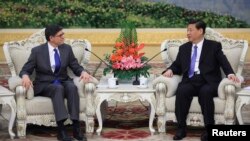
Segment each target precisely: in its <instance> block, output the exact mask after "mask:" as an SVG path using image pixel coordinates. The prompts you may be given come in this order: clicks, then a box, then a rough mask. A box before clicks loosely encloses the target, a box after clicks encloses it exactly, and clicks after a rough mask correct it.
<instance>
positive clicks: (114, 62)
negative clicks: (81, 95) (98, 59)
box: [103, 23, 151, 85]
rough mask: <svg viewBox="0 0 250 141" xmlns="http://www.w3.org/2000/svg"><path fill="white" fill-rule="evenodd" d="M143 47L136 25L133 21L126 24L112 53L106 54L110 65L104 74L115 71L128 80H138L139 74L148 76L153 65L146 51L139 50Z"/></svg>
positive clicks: (118, 76)
mask: <svg viewBox="0 0 250 141" xmlns="http://www.w3.org/2000/svg"><path fill="white" fill-rule="evenodd" d="M143 48H144V44H143V43H142V44H138V42H137V32H136V29H135V26H134V25H133V24H132V23H126V24H124V27H123V28H122V29H121V33H120V36H119V38H118V39H117V40H116V43H115V46H114V50H113V51H112V54H107V55H106V56H105V60H106V61H107V62H109V64H110V65H109V66H108V67H106V68H105V69H104V72H103V73H104V75H106V74H107V73H110V72H113V73H114V75H115V77H117V78H118V79H127V80H131V79H132V78H136V79H137V80H138V77H139V76H144V77H148V76H149V72H148V70H149V69H150V68H151V66H150V65H148V64H147V63H146V61H147V60H148V58H147V57H145V56H144V54H145V53H144V52H139V51H141V50H142V49H143ZM135 85H136V84H135Z"/></svg>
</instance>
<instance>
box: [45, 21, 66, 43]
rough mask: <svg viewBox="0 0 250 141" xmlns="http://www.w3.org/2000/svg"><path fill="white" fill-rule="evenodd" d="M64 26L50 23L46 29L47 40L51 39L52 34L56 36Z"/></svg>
mask: <svg viewBox="0 0 250 141" xmlns="http://www.w3.org/2000/svg"><path fill="white" fill-rule="evenodd" d="M62 29H63V28H62V27H61V26H60V25H48V26H46V29H45V38H46V40H47V41H50V39H49V37H50V36H55V35H56V34H57V33H58V32H59V31H61V30H62Z"/></svg>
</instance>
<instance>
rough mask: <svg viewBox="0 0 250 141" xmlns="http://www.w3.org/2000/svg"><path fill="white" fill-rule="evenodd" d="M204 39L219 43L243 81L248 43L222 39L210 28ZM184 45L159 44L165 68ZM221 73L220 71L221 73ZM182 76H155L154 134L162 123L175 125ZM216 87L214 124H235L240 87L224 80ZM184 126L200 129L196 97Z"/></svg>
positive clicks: (162, 127) (161, 126) (175, 42)
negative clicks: (165, 50) (155, 120)
mask: <svg viewBox="0 0 250 141" xmlns="http://www.w3.org/2000/svg"><path fill="white" fill-rule="evenodd" d="M205 37H206V38H207V39H211V40H216V41H219V42H221V43H222V48H223V52H224V54H225V55H226V56H227V58H228V60H229V62H230V64H231V65H232V68H233V70H234V72H235V73H236V74H237V76H239V77H240V78H241V80H243V77H242V76H241V74H242V70H243V65H244V60H245V57H246V52H247V48H248V42H247V41H244V40H233V39H228V38H225V37H223V36H222V35H221V34H220V33H218V32H216V31H215V30H213V29H211V28H207V29H206V34H205ZM185 42H187V39H176V40H165V41H164V42H163V43H162V44H161V50H163V49H164V48H167V49H168V50H167V52H163V53H162V54H161V55H162V59H163V61H164V63H165V64H166V66H167V67H168V66H169V65H171V64H172V62H173V61H174V60H175V58H176V56H177V53H178V50H179V46H180V45H181V44H183V43H185ZM221 72H222V73H223V71H221ZM181 77H182V76H178V75H174V76H173V77H172V78H166V77H163V76H159V77H158V78H156V79H155V80H154V87H155V89H156V99H157V104H156V114H157V115H158V121H157V126H158V131H159V132H165V124H166V121H173V122H176V117H175V113H174V112H175V106H174V105H175V92H176V89H177V86H178V83H179V82H180V81H181ZM223 77H224V78H223V80H222V81H221V82H220V84H219V88H218V97H215V98H214V102H215V115H214V117H215V123H216V124H234V123H235V111H234V109H235V108H234V106H235V101H236V100H235V99H236V98H235V97H236V94H235V93H236V90H237V88H240V84H234V83H232V82H231V81H229V80H228V79H227V78H225V75H224V74H223ZM187 125H191V126H204V122H203V116H202V113H201V108H200V105H199V103H198V98H197V97H194V98H193V100H192V103H191V107H190V110H189V114H188V116H187Z"/></svg>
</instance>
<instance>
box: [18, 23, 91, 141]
mask: <svg viewBox="0 0 250 141" xmlns="http://www.w3.org/2000/svg"><path fill="white" fill-rule="evenodd" d="M45 37H46V40H47V43H45V44H42V45H40V46H37V47H34V48H33V49H32V50H31V54H30V57H29V59H28V61H27V62H26V63H25V64H24V66H23V68H22V70H21V72H20V74H19V76H20V77H21V78H22V85H23V86H24V87H25V88H26V89H29V88H30V86H31V87H33V85H34V93H35V96H45V97H50V98H51V100H52V103H53V109H54V112H55V118H56V122H57V126H58V136H57V138H58V140H63V141H71V140H72V138H71V137H70V136H68V135H67V133H66V130H65V126H64V121H65V120H66V119H67V118H70V119H71V120H72V121H73V137H74V138H75V139H77V140H81V141H86V140H87V139H86V137H85V136H84V135H83V134H82V132H81V130H80V122H79V101H80V99H79V95H78V91H77V88H76V86H75V85H74V83H73V81H72V79H71V78H70V77H69V76H68V75H67V67H69V68H71V69H72V71H73V72H74V74H75V75H76V76H80V80H83V81H84V82H88V81H89V80H90V79H91V78H92V76H90V75H89V74H88V73H87V72H86V71H85V70H84V68H83V67H82V66H80V65H79V63H78V61H77V59H76V58H75V56H74V54H73V51H72V48H71V47H70V46H69V45H67V44H64V32H63V29H62V27H60V26H58V25H49V26H47V27H46V29H45ZM34 69H35V72H36V78H35V81H34V83H32V81H31V80H30V78H29V76H30V75H31V74H32V72H33V70H34ZM64 98H66V99H67V108H68V112H67V110H66V107H65V105H64ZM68 115H69V117H68Z"/></svg>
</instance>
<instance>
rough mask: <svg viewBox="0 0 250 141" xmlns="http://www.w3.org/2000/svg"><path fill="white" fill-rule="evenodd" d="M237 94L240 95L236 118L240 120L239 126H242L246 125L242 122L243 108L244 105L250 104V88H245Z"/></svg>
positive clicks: (236, 107) (237, 101) (237, 102)
mask: <svg viewBox="0 0 250 141" xmlns="http://www.w3.org/2000/svg"><path fill="white" fill-rule="evenodd" d="M236 94H237V95H238V98H237V100H236V106H235V111H236V117H237V119H238V122H239V124H240V125H242V124H244V123H243V120H242V114H241V108H242V107H243V106H244V105H247V104H250V87H247V88H243V89H242V90H240V91H239V92H237V93H236Z"/></svg>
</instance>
